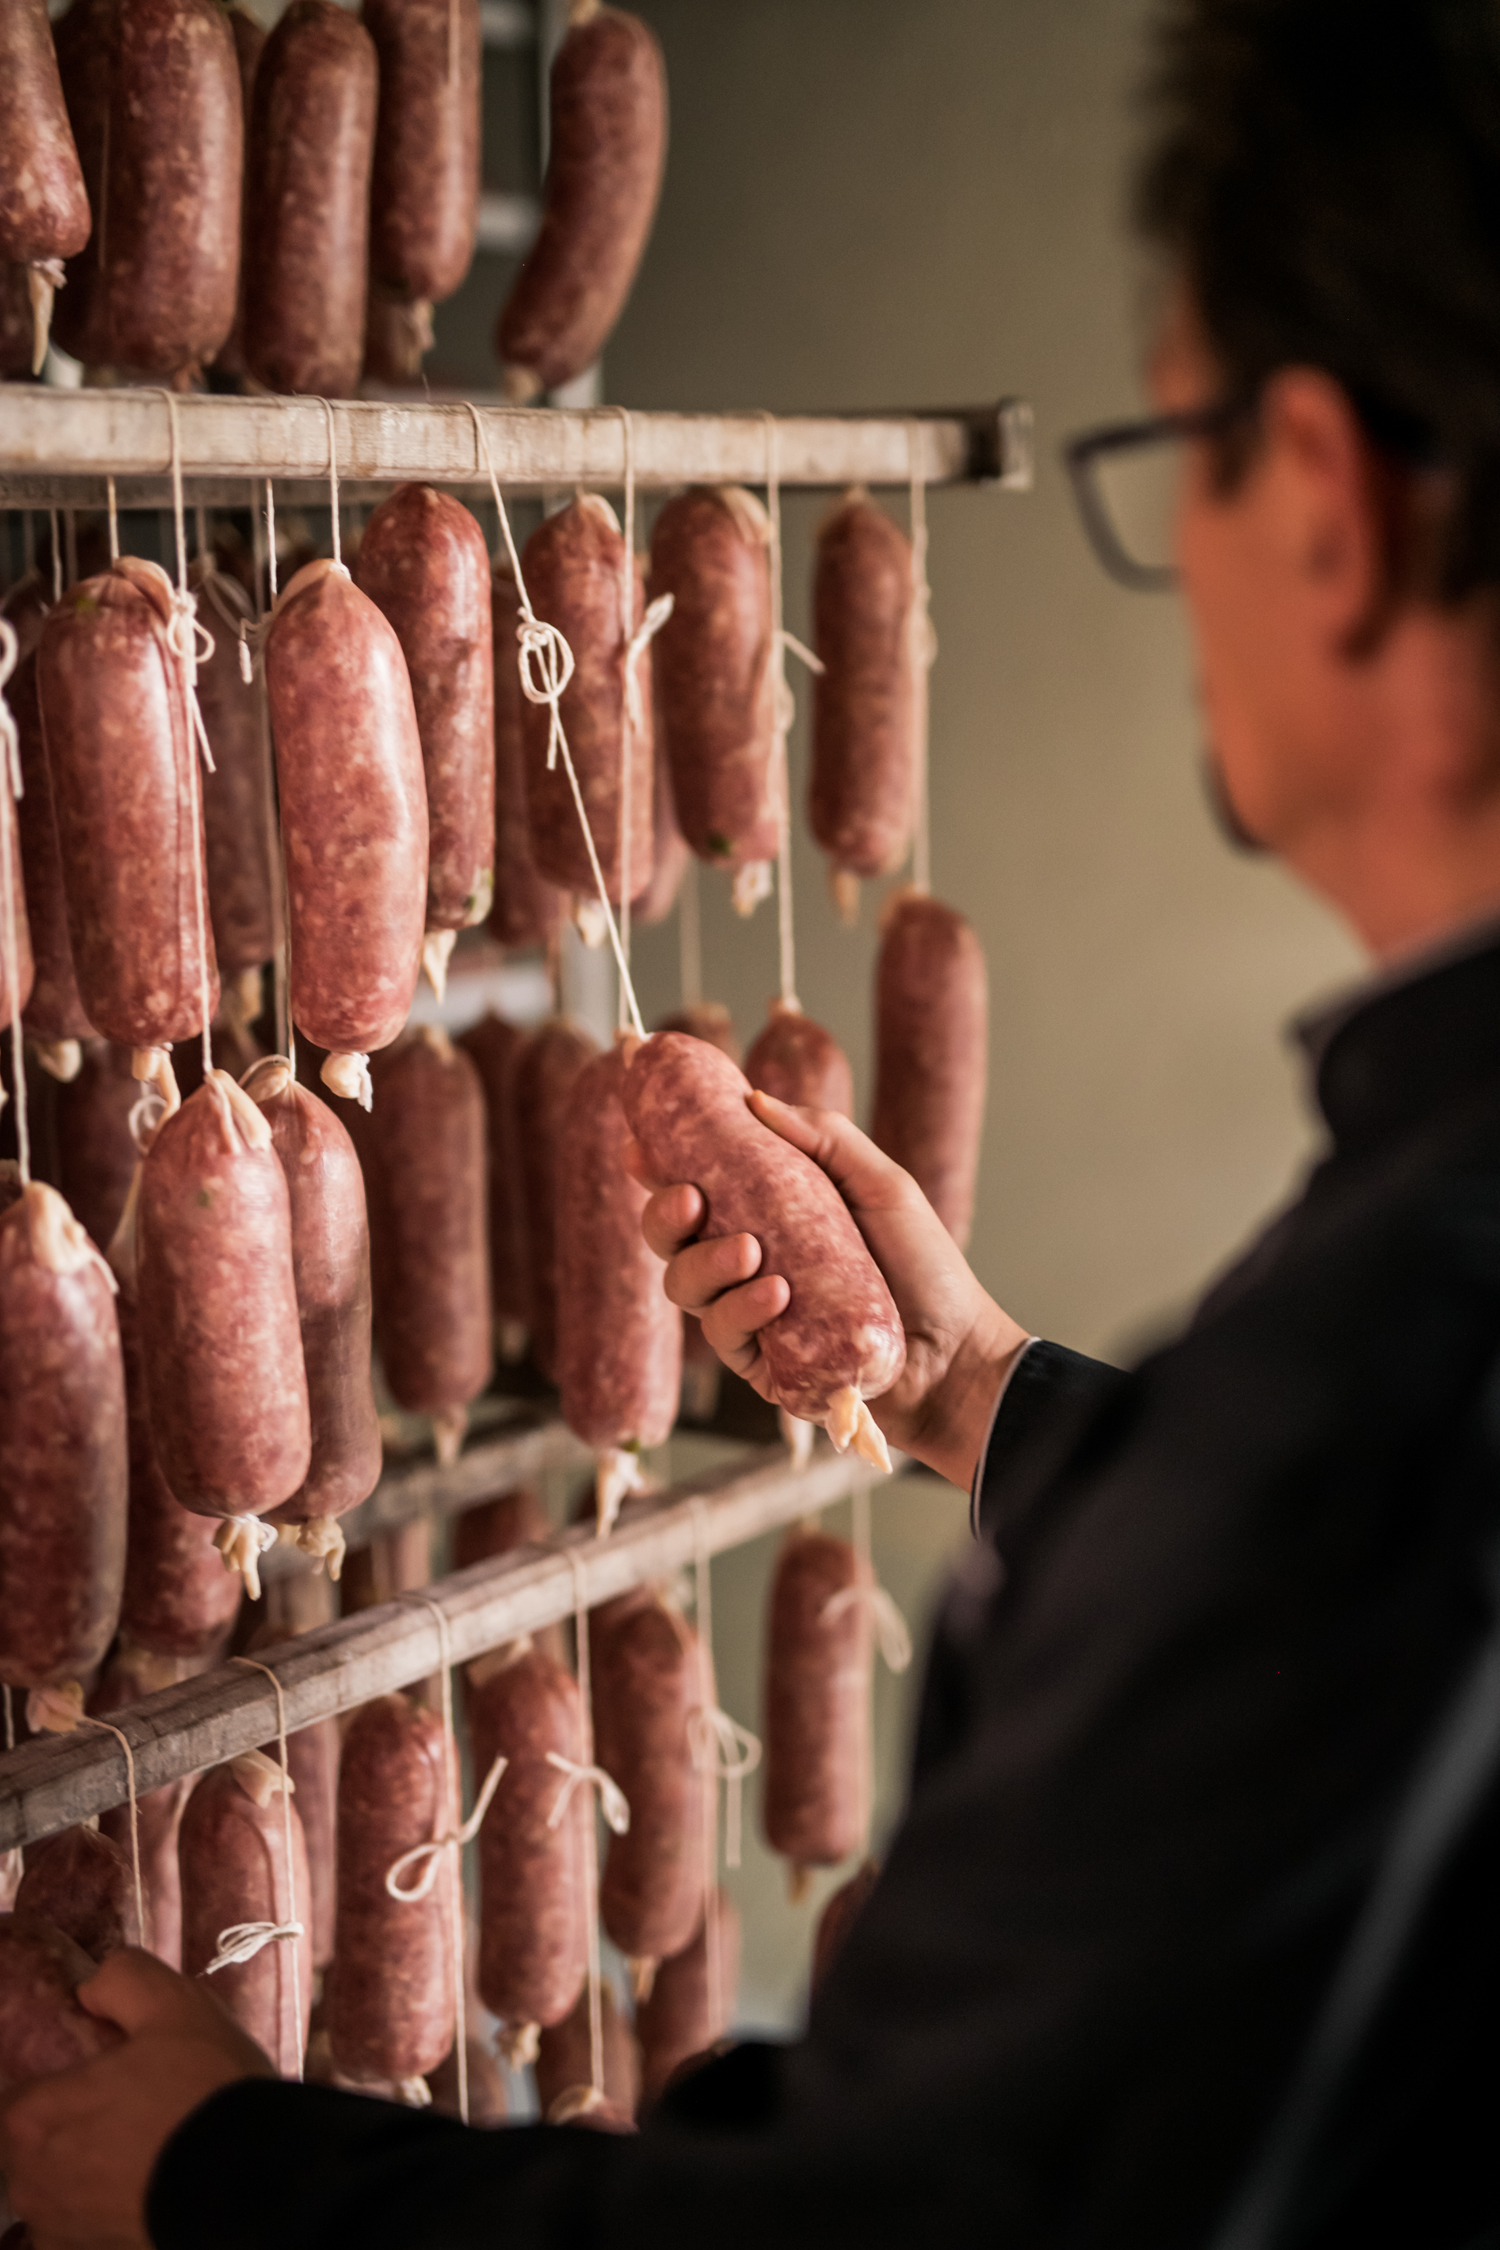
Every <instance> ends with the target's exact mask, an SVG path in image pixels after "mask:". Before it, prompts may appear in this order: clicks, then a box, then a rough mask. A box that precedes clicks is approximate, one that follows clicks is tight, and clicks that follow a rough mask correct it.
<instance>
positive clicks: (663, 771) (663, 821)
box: [630, 710, 693, 929]
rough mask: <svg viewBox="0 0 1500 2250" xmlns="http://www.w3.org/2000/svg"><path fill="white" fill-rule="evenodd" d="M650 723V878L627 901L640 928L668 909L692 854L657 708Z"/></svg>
mask: <svg viewBox="0 0 1500 2250" xmlns="http://www.w3.org/2000/svg"><path fill="white" fill-rule="evenodd" d="M652 723H653V728H654V733H655V744H656V746H655V750H654V752H653V756H652V778H651V824H652V835H651V880H650V882H649V883H648V884H647V885H646V888H645V889H644V890H643V891H642V892H641V894H640V896H639V897H638V898H633V899H632V900H631V902H630V918H631V920H632V921H633V922H639V923H640V924H641V926H642V928H643V929H652V928H654V927H655V925H656V924H657V923H658V922H664V921H665V920H666V918H667V916H668V915H669V914H670V913H671V911H672V909H673V907H674V906H675V905H676V904H677V894H678V892H679V891H680V890H681V889H682V878H683V876H684V875H685V874H686V873H687V865H688V861H689V860H690V859H691V858H692V856H693V855H692V853H691V852H690V851H689V849H688V847H687V843H686V840H685V839H684V837H683V833H682V830H681V829H680V828H679V827H678V825H677V808H676V807H675V805H674V804H673V803H672V777H671V774H670V773H669V772H668V770H667V757H666V752H665V750H664V749H663V747H662V730H661V716H660V711H659V710H658V712H657V715H656V717H655V718H654V720H653V722H652Z"/></svg>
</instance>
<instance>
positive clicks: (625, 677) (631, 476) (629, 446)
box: [604, 406, 673, 1031]
mask: <svg viewBox="0 0 1500 2250" xmlns="http://www.w3.org/2000/svg"><path fill="white" fill-rule="evenodd" d="M604 411H605V412H606V413H607V414H618V415H619V417H620V427H621V430H622V431H623V433H624V438H623V443H624V454H625V467H624V479H625V483H624V490H625V529H624V533H623V539H624V552H623V554H622V556H621V558H620V646H621V648H622V650H623V651H624V654H623V656H622V657H621V660H620V661H621V673H620V678H621V689H620V855H619V856H620V948H621V951H622V952H623V954H624V956H625V962H626V966H627V968H628V967H629V963H630V896H631V891H632V889H633V885H632V883H631V866H630V856H631V842H632V837H631V827H632V812H633V806H632V788H633V784H634V778H635V769H634V763H633V761H632V758H631V751H632V750H633V748H634V746H635V738H636V736H637V735H638V734H640V733H641V732H642V730H643V729H644V727H645V724H646V710H645V704H644V703H643V701H642V698H641V677H640V661H641V658H642V657H643V656H644V655H645V653H646V650H647V649H648V648H649V647H650V645H651V643H652V641H653V640H654V639H655V638H656V635H657V634H658V633H659V632H660V631H661V629H662V627H663V625H665V623H666V622H667V619H668V618H669V617H670V616H671V614H672V603H673V596H672V595H671V594H658V596H657V598H656V600H655V601H654V602H650V603H648V605H647V608H646V613H645V615H644V617H643V618H642V619H641V622H640V624H639V625H638V626H636V625H635V622H634V621H635V424H634V422H633V421H632V420H631V417H630V410H629V408H628V407H624V406H609V407H606V408H605V409H604ZM632 627H634V629H633V630H632ZM629 1027H630V1026H629V1017H628V1015H627V1013H626V1005H625V985H624V982H623V981H622V982H621V985H620V1029H621V1030H622V1031H626V1030H628V1029H629Z"/></svg>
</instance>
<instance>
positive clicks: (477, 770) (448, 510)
mask: <svg viewBox="0 0 1500 2250" xmlns="http://www.w3.org/2000/svg"><path fill="white" fill-rule="evenodd" d="M358 578H359V584H360V586H361V587H362V588H363V589H364V591H365V593H367V594H368V595H369V597H370V599H371V601H373V602H374V603H375V605H376V607H377V608H378V609H379V610H380V611H381V613H382V614H383V615H384V616H385V617H386V618H388V619H389V621H390V623H391V625H392V626H393V628H394V630H395V634H396V638H397V639H398V640H399V641H400V643H401V651H402V654H403V655H404V656H405V658H406V668H407V671H408V672H409V673H410V675H411V691H412V700H413V702H414V703H415V705H416V713H417V733H418V735H419V736H420V738H421V743H422V765H423V770H424V772H425V774H426V777H427V825H428V845H427V927H428V929H429V930H462V929H466V928H468V927H469V925H470V924H471V923H474V922H482V921H483V920H484V918H485V916H486V914H488V912H489V910H490V903H491V899H492V896H493V893H494V876H495V674H494V654H493V650H492V648H491V643H490V558H489V552H488V550H487V548H486V546H485V543H484V534H483V533H482V532H481V530H480V528H479V526H478V524H477V523H476V522H475V521H474V518H473V517H472V516H471V515H470V513H469V511H468V509H467V508H466V507H465V506H464V505H463V502H462V501H461V500H455V499H454V498H453V495H452V494H451V493H447V492H434V490H433V488H432V486H431V485H430V484H398V485H397V487H396V489H395V491H394V492H393V493H392V494H391V495H390V497H389V499H386V500H382V501H381V503H380V505H379V507H378V508H376V509H375V511H374V513H373V514H372V515H371V517H370V520H369V522H368V523H367V524H366V525H365V531H364V537H363V538H362V539H361V541H360V543H359V567H358Z"/></svg>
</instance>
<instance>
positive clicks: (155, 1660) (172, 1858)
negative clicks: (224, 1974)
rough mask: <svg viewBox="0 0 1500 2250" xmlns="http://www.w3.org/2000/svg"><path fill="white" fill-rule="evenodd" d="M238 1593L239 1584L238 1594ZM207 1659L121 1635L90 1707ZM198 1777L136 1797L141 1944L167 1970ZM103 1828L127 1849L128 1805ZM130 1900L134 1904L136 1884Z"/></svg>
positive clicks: (112, 1706) (175, 1958) (170, 1679)
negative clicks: (181, 1856)
mask: <svg viewBox="0 0 1500 2250" xmlns="http://www.w3.org/2000/svg"><path fill="white" fill-rule="evenodd" d="M172 1505H173V1506H174V1507H176V1505H177V1503H176V1502H175V1501H173V1503H172ZM182 1512H183V1511H180V1510H179V1513H182ZM190 1520H191V1519H190ZM213 1561H214V1566H215V1568H216V1569H218V1572H219V1576H220V1578H221V1579H223V1578H224V1577H225V1576H226V1573H225V1572H224V1570H223V1569H222V1567H221V1566H220V1564H219V1558H218V1556H217V1555H215V1556H214V1557H213ZM238 1591H239V1590H238V1587H236V1589H235V1592H236V1596H237V1595H238ZM209 1661H212V1660H211V1659H207V1660H205V1659H203V1658H201V1657H200V1658H196V1659H188V1658H184V1657H176V1656H153V1655H152V1654H151V1653H150V1651H149V1650H147V1649H143V1648H137V1647H136V1646H135V1645H134V1644H133V1643H132V1642H130V1641H127V1640H125V1639H124V1638H123V1637H122V1638H121V1640H119V1641H118V1642H117V1643H116V1645H115V1650H114V1653H113V1655H112V1656H111V1657H110V1660H109V1662H108V1664H107V1665H106V1666H105V1668H104V1671H103V1674H102V1675H101V1677H100V1681H99V1685H98V1686H97V1687H96V1688H95V1690H94V1692H93V1694H92V1695H91V1696H90V1697H89V1706H88V1707H89V1709H90V1711H92V1712H94V1713H96V1714H97V1715H98V1716H99V1717H100V1718H108V1717H109V1716H110V1715H111V1714H112V1713H113V1712H115V1711H119V1710H121V1709H123V1708H124V1707H125V1706H126V1705H127V1704H131V1703H138V1702H139V1701H140V1699H141V1697H142V1696H143V1695H155V1694H156V1693H157V1692H158V1690H159V1689H161V1688H165V1687H172V1686H174V1685H175V1684H176V1682H177V1681H179V1680H185V1679H191V1678H192V1676H193V1674H194V1673H195V1672H196V1671H202V1670H204V1669H206V1665H207V1662H209ZM194 1779H195V1776H193V1775H192V1774H185V1775H184V1776H183V1777H182V1779H181V1780H179V1781H164V1782H163V1783H162V1785H161V1787H160V1788H159V1789H148V1790H147V1791H146V1792H145V1794H144V1795H143V1796H141V1797H139V1798H137V1800H136V1833H137V1838H138V1841H139V1844H140V1854H141V1891H142V1894H143V1896H144V1899H145V1904H146V1934H145V1936H144V1938H143V1939H142V1940H141V1942H142V1944H143V1945H145V1946H146V1947H147V1948H148V1950H149V1951H150V1952H152V1953H154V1954H155V1955H156V1957H157V1959H158V1960H159V1961H165V1962H166V1964H167V1967H168V1968H169V1969H180V1968H181V1967H182V1881H181V1877H180V1875H179V1873H178V1867H177V1832H178V1830H179V1828H180V1827H181V1825H182V1812H183V1807H184V1806H185V1805H186V1803H187V1801H188V1798H189V1797H190V1796H191V1795H192V1791H193V1782H194ZM99 1828H100V1832H101V1833H102V1834H103V1835H105V1836H108V1837H109V1839H110V1841H111V1842H112V1843H113V1844H114V1845H115V1846H116V1847H117V1848H118V1849H119V1850H120V1851H121V1852H123V1853H127V1854H128V1853H129V1850H130V1807H129V1806H128V1805H111V1806H110V1807H109V1809H108V1810H107V1811H105V1812H102V1813H101V1814H100V1815H99ZM131 1903H132V1906H133V1905H134V1885H133V1884H132V1886H131Z"/></svg>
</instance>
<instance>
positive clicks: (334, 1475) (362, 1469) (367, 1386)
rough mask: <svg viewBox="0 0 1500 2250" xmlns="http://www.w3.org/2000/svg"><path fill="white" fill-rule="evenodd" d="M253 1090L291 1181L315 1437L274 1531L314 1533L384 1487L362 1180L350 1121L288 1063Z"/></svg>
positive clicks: (254, 1076)
mask: <svg viewBox="0 0 1500 2250" xmlns="http://www.w3.org/2000/svg"><path fill="white" fill-rule="evenodd" d="M246 1090H247V1092H248V1093H249V1094H250V1096H251V1098H252V1100H253V1101H254V1102H255V1104H256V1107H257V1108H258V1109H259V1110H260V1112H261V1114H262V1116H263V1117H264V1118H265V1119H266V1122H267V1123H268V1124H269V1126H270V1128H271V1137H272V1145H273V1147H274V1148H275V1151H276V1155H277V1157H278V1159H279V1161H280V1164H281V1169H282V1171H283V1173H284V1174H285V1176H286V1186H287V1196H288V1199H289V1202H290V1205H291V1218H292V1273H293V1277H294V1280H295V1283H296V1290H297V1317H298V1320H299V1323H300V1325H301V1330H302V1364H303V1367H304V1369H305V1371H306V1375H307V1403H308V1413H309V1417H310V1424H311V1432H312V1461H311V1465H310V1467H309V1468H308V1472H307V1476H306V1479H305V1480H304V1482H303V1483H302V1485H301V1486H300V1487H299V1489H298V1490H297V1491H296V1493H294V1494H293V1496H292V1498H291V1499H290V1500H288V1501H287V1502H286V1504H285V1506H284V1507H281V1508H278V1509H277V1510H276V1521H277V1522H278V1523H306V1522H308V1521H310V1520H311V1519H312V1518H313V1517H315V1516H341V1515H343V1513H344V1512H345V1510H346V1509H348V1508H354V1507H357V1506H358V1505H359V1503H360V1501H361V1500H367V1499H368V1498H369V1496H370V1494H371V1493H372V1492H373V1491H374V1489H375V1486H376V1484H377V1482H378V1481H379V1477H380V1423H379V1419H378V1417H377V1415H376V1412H375V1391H374V1387H373V1385H372V1383H371V1381H370V1228H369V1221H368V1219H367V1216H366V1213H365V1183H364V1174H363V1172H362V1170H361V1168H360V1162H359V1158H358V1157H357V1156H356V1155H355V1153H354V1143H353V1141H352V1140H351V1139H350V1138H349V1135H348V1132H347V1131H346V1129H345V1127H344V1125H343V1123H342V1121H341V1120H340V1119H339V1118H338V1117H336V1116H335V1115H334V1112H333V1110H332V1109H331V1107H330V1106H329V1104H328V1103H327V1102H322V1101H319V1099H318V1097H317V1096H316V1094H311V1093H309V1092H308V1090H307V1088H306V1087H305V1086H299V1085H296V1084H295V1083H294V1082H293V1081H292V1080H291V1078H290V1077H289V1075H288V1072H287V1067H286V1065H285V1063H283V1062H281V1061H280V1060H279V1059H277V1058H273V1059H272V1060H270V1061H269V1062H266V1063H263V1064H261V1065H260V1066H259V1067H258V1068H256V1069H255V1070H253V1071H252V1072H251V1073H250V1074H249V1077H248V1079H247V1082H246Z"/></svg>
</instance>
